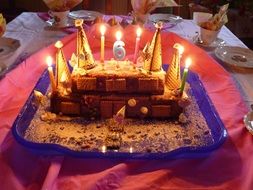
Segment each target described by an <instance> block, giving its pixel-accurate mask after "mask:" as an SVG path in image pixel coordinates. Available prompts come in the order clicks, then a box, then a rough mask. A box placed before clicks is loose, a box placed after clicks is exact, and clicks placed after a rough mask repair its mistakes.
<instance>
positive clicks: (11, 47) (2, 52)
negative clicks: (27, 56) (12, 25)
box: [0, 37, 20, 58]
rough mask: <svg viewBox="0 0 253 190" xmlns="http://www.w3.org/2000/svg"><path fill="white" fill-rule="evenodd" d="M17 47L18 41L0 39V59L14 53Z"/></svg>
mask: <svg viewBox="0 0 253 190" xmlns="http://www.w3.org/2000/svg"><path fill="white" fill-rule="evenodd" d="M19 46H20V42H19V40H16V39H12V38H5V37H0V58H3V57H5V56H7V55H8V54H10V53H13V52H15V51H16V49H18V48H19Z"/></svg>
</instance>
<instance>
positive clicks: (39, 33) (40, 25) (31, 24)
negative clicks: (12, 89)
mask: <svg viewBox="0 0 253 190" xmlns="http://www.w3.org/2000/svg"><path fill="white" fill-rule="evenodd" d="M166 31H171V32H174V33H177V34H178V35H179V36H181V37H183V38H186V39H188V40H192V38H193V37H194V36H195V35H196V32H197V31H199V27H198V26H197V25H196V24H195V23H194V21H193V20H183V21H182V22H181V23H179V24H177V25H176V26H174V27H172V28H167V29H166ZM67 34H68V32H67V31H64V30H59V29H58V30H56V29H55V28H54V29H53V28H50V27H48V25H47V23H46V22H44V21H43V20H41V19H40V18H39V17H38V16H37V14H36V13H22V14H21V15H20V16H18V17H17V18H16V19H14V20H13V21H12V22H10V23H9V24H8V25H7V31H6V33H5V35H4V37H10V38H14V39H17V40H19V41H20V43H21V46H20V47H19V48H18V49H17V50H16V51H15V52H13V53H12V54H11V55H9V56H8V58H6V59H5V60H4V64H5V65H7V66H8V67H9V66H11V65H12V64H13V63H15V62H18V60H19V59H24V58H25V57H26V56H29V55H31V54H32V53H34V52H36V51H38V50H40V49H41V48H43V47H46V46H48V45H49V44H51V43H54V42H55V41H57V40H58V39H61V38H62V37H64V36H66V35H67ZM219 38H221V39H223V40H225V42H226V45H229V46H240V47H246V46H245V45H244V44H243V43H242V42H241V41H240V40H239V39H238V38H237V37H236V36H235V35H234V34H233V33H232V32H231V31H230V30H229V29H227V28H226V27H223V28H222V30H221V32H220V34H219ZM207 53H209V54H210V55H211V56H213V57H214V58H215V55H214V52H213V51H207ZM215 59H216V60H217V61H218V62H219V63H220V64H222V65H223V66H224V68H225V69H226V70H227V71H228V72H229V73H230V74H231V77H233V79H234V81H235V83H236V84H237V87H238V89H239V90H240V92H241V94H242V96H243V99H244V100H245V103H246V104H247V105H250V104H252V103H253V83H252V81H253V69H242V68H232V67H230V66H228V65H226V64H224V63H222V62H221V61H220V60H218V59H217V58H215ZM1 61H3V60H1V59H0V62H1Z"/></svg>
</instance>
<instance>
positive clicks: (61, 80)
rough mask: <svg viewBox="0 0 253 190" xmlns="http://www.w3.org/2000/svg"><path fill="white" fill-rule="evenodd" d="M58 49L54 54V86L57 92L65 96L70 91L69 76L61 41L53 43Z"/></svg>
mask: <svg viewBox="0 0 253 190" xmlns="http://www.w3.org/2000/svg"><path fill="white" fill-rule="evenodd" d="M55 47H56V48H57V49H58V50H57V53H56V85H57V90H58V91H59V92H60V93H61V94H63V95H67V94H69V92H70V91H71V74H70V71H69V68H68V65H67V61H66V59H65V56H64V54H63V51H62V47H63V44H62V42H61V41H57V42H56V43H55Z"/></svg>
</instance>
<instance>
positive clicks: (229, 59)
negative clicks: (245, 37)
mask: <svg viewBox="0 0 253 190" xmlns="http://www.w3.org/2000/svg"><path fill="white" fill-rule="evenodd" d="M215 55H216V56H217V57H218V58H219V59H220V60H222V61H223V62H225V63H227V64H229V65H233V66H237V67H244V68H253V51H252V50H250V49H247V48H242V47H236V46H221V47H218V48H217V49H216V50H215Z"/></svg>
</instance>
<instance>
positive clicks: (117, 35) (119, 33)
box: [116, 31, 122, 40]
mask: <svg viewBox="0 0 253 190" xmlns="http://www.w3.org/2000/svg"><path fill="white" fill-rule="evenodd" d="M121 38H122V32H121V31H117V32H116V39H117V40H121Z"/></svg>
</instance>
